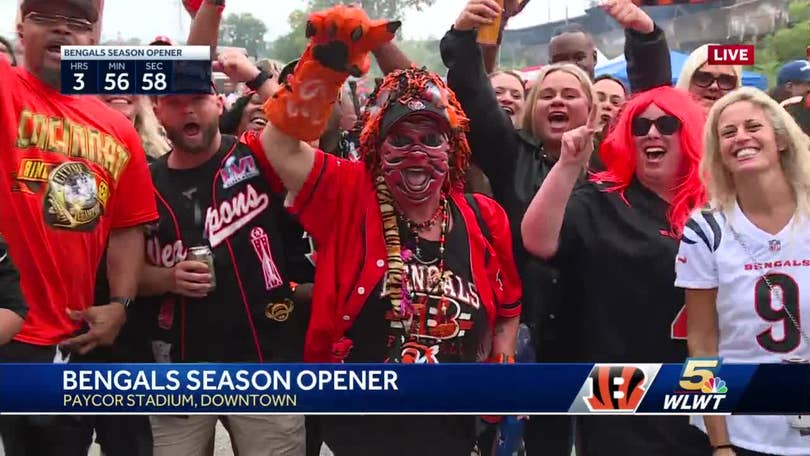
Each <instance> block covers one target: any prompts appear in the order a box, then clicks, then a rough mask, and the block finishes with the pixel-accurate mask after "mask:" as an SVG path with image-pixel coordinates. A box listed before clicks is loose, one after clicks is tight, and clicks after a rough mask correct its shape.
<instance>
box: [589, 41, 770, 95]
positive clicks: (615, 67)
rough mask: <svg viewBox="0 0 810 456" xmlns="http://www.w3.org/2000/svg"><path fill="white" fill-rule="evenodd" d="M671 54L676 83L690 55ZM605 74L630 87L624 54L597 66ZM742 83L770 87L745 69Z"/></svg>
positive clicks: (599, 74)
mask: <svg viewBox="0 0 810 456" xmlns="http://www.w3.org/2000/svg"><path fill="white" fill-rule="evenodd" d="M669 56H670V60H671V62H672V84H673V85H675V83H677V82H678V77H679V76H680V75H681V68H683V65H684V63H686V59H687V58H688V57H689V56H688V55H687V54H683V53H680V52H677V51H670V52H669ZM603 74H609V75H611V76H613V77H615V78H618V79H621V80H622V82H624V84H625V85H626V86H628V87H629V84H630V83H629V81H628V79H627V61H626V60H625V59H624V56H623V55H622V56H621V57H620V58H617V59H614V60H612V61H610V62H606V63H604V64H602V65H598V66H597V67H596V75H597V76H601V75H603ZM742 84H743V85H744V86H750V87H756V88H758V89H761V90H766V89H767V88H768V78H766V77H765V76H764V75H761V74H759V73H752V72H750V71H743V77H742Z"/></svg>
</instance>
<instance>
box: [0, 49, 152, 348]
mask: <svg viewBox="0 0 810 456" xmlns="http://www.w3.org/2000/svg"><path fill="white" fill-rule="evenodd" d="M0 201H2V203H0V232H2V234H3V235H4V236H5V238H6V240H7V241H8V244H9V252H10V253H11V256H12V257H13V258H14V262H15V263H16V264H17V266H18V268H19V270H20V281H21V286H22V291H23V294H24V295H25V298H26V300H27V301H28V305H29V307H30V311H29V313H28V317H27V318H26V320H25V325H24V326H23V329H22V331H20V333H19V334H18V335H17V337H16V338H15V339H16V340H18V341H21V342H26V343H30V344H34V345H54V344H57V343H59V342H61V341H62V340H64V339H65V338H67V337H69V336H70V335H71V334H72V333H73V332H75V331H76V330H77V329H78V328H79V326H78V325H77V324H76V323H75V322H73V321H72V320H71V319H70V318H69V317H68V315H67V312H66V309H85V308H87V307H89V306H91V305H92V304H93V288H94V283H95V278H96V268H97V266H98V263H99V260H100V259H101V256H102V253H103V252H104V248H105V246H106V243H107V238H108V235H109V233H110V229H115V228H127V227H133V226H137V225H141V224H144V223H147V222H150V221H153V220H155V219H157V211H156V208H155V199H154V193H153V190H152V181H151V178H150V176H149V170H148V168H147V166H146V156H145V154H144V151H143V147H142V146H141V141H140V138H139V137H138V134H137V133H136V132H135V129H134V128H133V126H132V123H131V122H129V120H127V119H126V117H124V116H123V115H121V114H120V113H117V112H115V111H113V110H111V109H109V108H108V107H106V106H105V105H104V104H103V103H102V102H101V101H99V100H98V99H97V98H96V97H94V96H65V95H61V94H60V93H59V92H57V91H55V90H54V89H52V88H50V87H48V86H46V85H45V84H43V83H42V82H41V81H39V80H38V79H37V78H36V77H35V76H33V75H32V74H31V73H29V72H28V71H26V70H25V69H22V68H13V67H11V66H10V65H9V64H8V63H7V62H5V61H3V60H2V59H0Z"/></svg>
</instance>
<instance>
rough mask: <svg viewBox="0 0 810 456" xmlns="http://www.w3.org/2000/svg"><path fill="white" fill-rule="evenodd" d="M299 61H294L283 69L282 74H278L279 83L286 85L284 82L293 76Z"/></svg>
mask: <svg viewBox="0 0 810 456" xmlns="http://www.w3.org/2000/svg"><path fill="white" fill-rule="evenodd" d="M298 60H299V59H296V60H293V61H292V62H290V63H288V64H286V65H284V68H282V69H281V72H280V73H279V74H278V83H279V84H284V81H286V80H287V76H289V75H291V74H292V73H293V71H295V67H296V66H298Z"/></svg>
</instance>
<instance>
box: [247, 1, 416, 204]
mask: <svg viewBox="0 0 810 456" xmlns="http://www.w3.org/2000/svg"><path fill="white" fill-rule="evenodd" d="M358 23H359V24H360V25H357V24H358ZM399 25H400V24H399V22H386V21H372V20H370V19H369V18H368V16H366V14H365V12H364V11H363V10H362V9H359V8H356V7H350V6H343V5H337V6H334V7H332V8H330V9H328V10H325V11H321V12H318V13H313V14H312V15H310V17H309V21H308V23H307V36H308V37H310V43H309V45H308V46H307V48H306V50H305V51H304V54H303V55H302V56H301V59H300V61H299V62H298V64H297V65H296V67H295V70H294V71H293V73H292V74H291V75H290V76H289V77H288V78H287V80H286V81H284V84H283V86H282V87H281V88H280V89H279V90H278V91H277V92H276V93H275V94H274V95H273V96H272V98H270V99H269V100H267V103H265V106H264V112H265V115H266V116H267V120H268V122H269V123H268V124H267V127H265V129H264V131H263V132H262V146H263V148H264V151H265V154H266V156H267V159H268V161H269V162H270V164H271V165H272V166H273V168H274V169H275V171H276V173H277V174H278V176H279V177H280V178H281V181H282V183H283V184H284V186H285V187H286V188H287V190H288V194H287V202H288V203H292V202H293V201H294V200H295V197H296V196H297V194H298V192H299V191H300V190H301V188H302V187H303V185H304V183H305V182H306V179H307V177H308V176H309V173H310V171H311V170H312V167H313V165H314V163H315V151H314V149H313V148H312V147H310V146H309V145H308V144H306V142H311V141H315V140H317V139H319V138H320V136H321V134H322V133H323V131H324V130H325V129H326V124H327V122H328V120H329V117H330V115H331V113H332V107H333V105H334V103H335V100H336V99H337V96H338V94H339V93H340V89H341V87H342V85H343V83H344V82H346V79H347V78H348V76H349V74H351V75H354V76H361V75H363V74H365V73H366V72H368V69H369V66H370V64H371V63H370V59H369V56H368V54H369V53H370V52H371V51H372V50H373V49H378V48H379V47H380V46H381V45H382V44H383V43H387V42H389V41H391V40H392V39H393V38H394V32H396V30H397V29H398V28H399ZM358 30H359V32H358ZM336 50H337V51H336ZM340 50H342V52H339V51H340ZM347 50H348V52H346V51H347Z"/></svg>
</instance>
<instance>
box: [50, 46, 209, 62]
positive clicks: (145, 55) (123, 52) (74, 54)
mask: <svg viewBox="0 0 810 456" xmlns="http://www.w3.org/2000/svg"><path fill="white" fill-rule="evenodd" d="M62 60H80V61H87V60H211V49H210V48H209V47H208V46H62Z"/></svg>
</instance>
